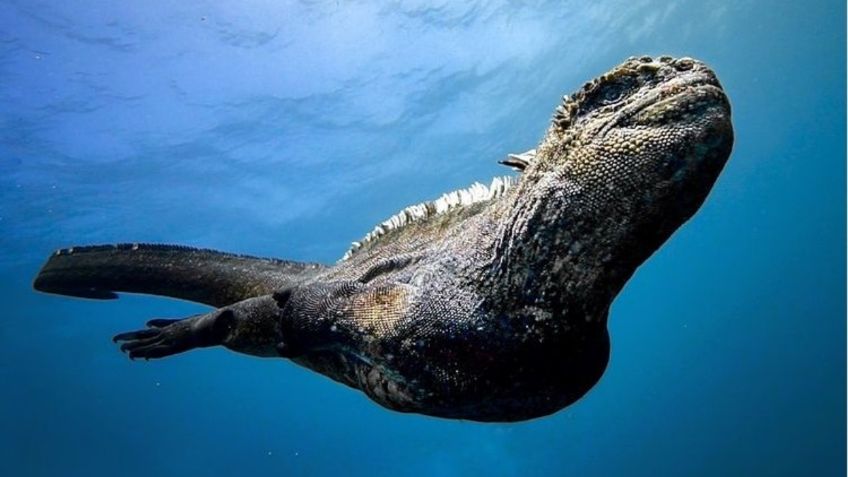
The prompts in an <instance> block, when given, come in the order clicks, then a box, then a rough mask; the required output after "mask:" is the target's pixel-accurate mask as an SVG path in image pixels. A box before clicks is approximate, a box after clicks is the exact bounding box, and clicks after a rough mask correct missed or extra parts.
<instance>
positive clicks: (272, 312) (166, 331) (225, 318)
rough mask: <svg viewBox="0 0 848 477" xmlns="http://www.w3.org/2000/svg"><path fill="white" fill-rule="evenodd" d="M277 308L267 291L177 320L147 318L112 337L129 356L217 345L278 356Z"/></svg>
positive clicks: (159, 354) (152, 356) (160, 354)
mask: <svg viewBox="0 0 848 477" xmlns="http://www.w3.org/2000/svg"><path fill="white" fill-rule="evenodd" d="M279 311H280V310H279V308H278V306H277V304H276V302H275V301H274V300H273V299H272V298H271V296H270V295H266V296H261V297H256V298H250V299H247V300H244V301H240V302H238V303H235V304H232V305H229V306H226V307H223V308H219V309H217V310H214V311H211V312H209V313H204V314H200V315H194V316H190V317H188V318H184V319H180V320H168V319H155V320H150V321H148V322H147V328H145V329H142V330H137V331H130V332H127V333H121V334H119V335H117V336H115V337H114V338H113V340H114V341H115V342H116V343H117V342H120V343H121V351H124V352H126V353H127V354H128V355H129V357H130V358H131V359H135V358H143V359H155V358H164V357H166V356H171V355H174V354H177V353H182V352H185V351H189V350H192V349H195V348H206V347H210V346H218V345H221V346H224V347H226V348H229V349H231V350H233V351H237V352H240V353H245V354H251V355H254V356H263V357H273V356H279V353H278V352H277V346H278V344H279V343H280V342H281V340H282V336H281V332H280V325H279Z"/></svg>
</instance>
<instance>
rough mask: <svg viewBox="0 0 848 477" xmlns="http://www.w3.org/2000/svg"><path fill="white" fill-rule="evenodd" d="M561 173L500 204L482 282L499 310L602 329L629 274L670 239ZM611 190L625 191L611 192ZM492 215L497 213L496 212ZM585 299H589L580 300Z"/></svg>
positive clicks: (532, 182) (526, 184)
mask: <svg viewBox="0 0 848 477" xmlns="http://www.w3.org/2000/svg"><path fill="white" fill-rule="evenodd" d="M582 179H584V178H582V177H579V176H577V175H575V176H571V175H570V172H569V171H568V170H567V169H566V170H565V171H564V172H563V173H557V174H553V173H549V174H546V175H543V176H537V177H524V178H522V180H521V182H520V183H519V184H518V186H516V187H515V188H514V189H515V190H513V191H511V194H509V195H508V196H507V197H504V200H503V201H500V203H498V204H493V206H494V209H495V210H494V211H493V213H494V214H497V215H502V216H504V220H500V221H499V222H496V223H498V224H499V225H497V226H496V232H495V233H494V234H493V235H492V236H491V243H490V244H489V249H490V250H491V252H490V253H491V257H492V260H491V261H490V262H489V264H490V265H489V267H490V270H488V273H487V275H488V276H489V277H490V278H491V282H490V283H491V286H493V287H496V288H498V289H500V290H499V291H498V292H497V293H493V294H490V296H497V297H499V298H498V299H499V300H504V301H506V302H505V303H499V305H498V306H499V307H501V308H512V309H523V308H528V307H529V308H531V309H541V310H547V311H548V312H551V313H567V314H568V315H570V316H576V315H582V316H584V317H585V319H586V321H603V320H605V318H606V315H607V311H608V306H609V303H610V302H611V301H612V298H614V297H615V295H617V294H618V292H619V291H620V290H621V288H622V287H623V286H624V284H625V283H626V282H627V280H628V279H629V278H630V277H631V276H632V275H633V273H634V272H635V270H636V267H638V265H639V264H640V263H642V262H643V261H644V260H645V259H646V258H647V257H648V256H649V255H650V254H651V253H652V252H653V251H654V250H656V248H657V247H658V246H659V245H660V244H661V243H662V242H663V241H664V240H665V238H667V237H668V235H670V233H671V231H672V230H669V229H668V227H665V226H663V225H662V224H646V223H641V222H639V221H638V220H634V219H638V218H639V217H641V215H640V214H639V213H638V211H634V210H633V208H634V205H633V204H632V203H629V202H627V201H620V200H616V199H615V197H613V196H611V195H610V194H607V193H605V190H594V189H593V188H591V187H588V186H586V185H582V183H581V180H582ZM614 187H618V188H619V190H621V189H626V188H627V184H624V183H622V184H616V185H614ZM498 209H499V210H498ZM587 290H588V291H591V293H587Z"/></svg>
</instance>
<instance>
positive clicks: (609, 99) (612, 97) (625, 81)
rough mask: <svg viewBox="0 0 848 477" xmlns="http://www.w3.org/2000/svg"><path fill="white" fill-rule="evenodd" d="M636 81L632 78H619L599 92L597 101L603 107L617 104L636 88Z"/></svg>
mask: <svg viewBox="0 0 848 477" xmlns="http://www.w3.org/2000/svg"><path fill="white" fill-rule="evenodd" d="M636 84H637V83H636V79H635V78H633V77H632V76H625V77H622V78H619V79H617V80H615V81H613V82H611V83H609V84H607V85H605V86H604V87H602V88H601V89H600V91H598V96H597V99H596V101H597V102H598V103H600V104H602V105H609V104H613V103H617V102H619V101H621V100H622V99H624V97H625V96H627V95H628V94H629V93H630V91H632V90H633V88H635V87H636Z"/></svg>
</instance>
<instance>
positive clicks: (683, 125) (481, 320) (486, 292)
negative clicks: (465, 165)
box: [34, 56, 733, 421]
mask: <svg viewBox="0 0 848 477" xmlns="http://www.w3.org/2000/svg"><path fill="white" fill-rule="evenodd" d="M732 144H733V129H732V125H731V121H730V104H729V102H728V99H727V97H726V96H725V94H724V91H723V89H722V87H721V86H720V85H719V82H718V80H717V78H716V75H715V74H714V73H713V71H712V70H710V69H709V68H708V67H707V66H706V65H704V63H702V62H699V61H696V60H693V59H691V58H680V59H673V58H671V57H667V56H661V57H659V58H657V59H653V58H651V57H641V58H635V57H634V58H630V59H628V60H627V61H625V62H624V63H622V64H621V65H619V66H617V67H616V68H614V69H612V70H611V71H609V72H608V73H606V74H604V75H602V76H600V77H599V78H597V79H594V80H592V81H590V82H588V83H586V84H585V85H584V86H583V87H582V88H581V89H580V90H579V91H578V92H576V93H575V94H574V95H571V96H565V97H564V98H563V101H562V103H561V104H560V105H559V107H558V108H557V109H556V112H555V113H554V116H553V120H552V121H551V124H550V126H549V128H548V129H547V132H546V134H545V136H544V138H543V139H542V141H541V143H540V144H539V145H538V147H537V148H536V149H535V150H531V151H528V152H527V153H524V154H517V155H510V156H509V157H508V158H507V159H506V160H504V161H503V163H504V164H506V165H508V166H511V167H513V168H515V169H517V170H519V171H520V176H519V177H518V179H517V180H512V179H510V178H506V179H500V178H499V179H495V180H494V181H493V182H492V184H491V185H490V186H488V187H487V186H484V185H481V184H475V185H474V186H472V187H471V188H469V189H465V190H461V191H456V192H453V193H450V194H446V195H444V196H442V197H441V198H440V199H438V200H435V201H432V202H426V203H423V204H419V205H416V206H412V207H408V208H407V209H404V210H403V211H402V212H401V213H399V214H398V215H395V216H394V217H392V218H390V219H389V220H387V221H386V222H383V223H382V224H380V225H378V226H377V228H376V229H374V231H373V232H371V233H370V234H368V236H367V237H366V238H365V239H364V240H362V241H361V242H355V243H354V245H353V247H352V248H351V250H350V251H348V253H347V254H345V256H344V257H343V259H342V260H340V261H339V262H338V263H336V264H335V265H332V266H325V265H321V264H316V263H298V262H292V261H284V260H275V259H266V258H257V257H251V256H243V255H232V254H226V253H221V252H216V251H212V250H205V249H195V248H189V247H181V246H169V245H147V244H122V245H105V246H87V247H74V248H69V249H63V250H59V251H57V252H55V253H54V254H53V255H52V256H51V257H50V258H49V260H48V261H47V263H46V264H45V265H44V267H43V268H42V269H41V271H40V273H39V274H38V276H37V277H36V279H35V283H34V287H35V289H37V290H40V291H44V292H49V293H58V294H63V295H70V296H78V297H86V298H99V299H109V298H116V297H117V295H116V294H115V292H133V293H148V294H154V295H163V296H169V297H176V298H181V299H186V300H191V301H195V302H200V303H205V304H208V305H211V306H213V307H215V308H216V309H215V310H214V311H211V312H209V313H205V314H200V315H195V316H190V317H188V318H184V319H179V320H165V319H155V320H152V321H150V322H148V323H147V328H145V329H142V330H138V331H131V332H128V333H121V334H119V335H117V336H115V338H114V340H115V341H116V342H120V343H121V345H120V348H121V350H122V351H124V352H126V353H128V354H129V356H130V358H145V359H152V358H162V357H165V356H170V355H173V354H176V353H181V352H184V351H188V350H190V349H194V348H202V347H208V346H217V345H222V346H224V347H226V348H229V349H231V350H234V351H237V352H241V353H247V354H251V355H256V356H264V357H283V358H288V359H291V360H292V361H294V362H295V363H298V364H300V365H303V366H306V367H308V368H310V369H312V370H314V371H317V372H319V373H322V374H325V375H327V376H329V377H331V378H332V379H334V380H336V381H339V382H341V383H344V384H346V385H348V386H351V387H353V388H356V389H359V390H361V391H363V392H365V394H367V395H368V397H370V398H371V399H372V400H374V401H376V402H377V403H379V404H381V405H383V406H385V407H387V408H389V409H393V410H396V411H402V412H415V413H421V414H427V415H432V416H439V417H444V418H457V419H470V420H476V421H519V420H525V419H531V418H536V417H540V416H544V415H547V414H551V413H553V412H556V411H558V410H560V409H562V408H563V407H565V406H567V405H569V404H571V403H572V402H574V401H576V400H577V399H578V398H580V397H581V396H583V395H584V394H585V393H586V392H587V391H588V390H589V389H590V388H591V387H592V386H593V385H594V384H595V383H596V382H597V381H598V380H599V379H600V377H601V375H602V374H603V372H604V369H605V368H606V365H607V360H608V357H609V337H608V334H607V329H606V321H607V314H608V310H609V307H610V303H611V302H612V300H613V298H614V297H615V296H616V294H618V292H619V291H620V290H621V288H622V287H623V286H624V284H625V282H626V281H627V280H628V279H629V278H630V276H631V275H633V273H634V271H635V270H636V268H637V267H638V266H639V265H640V264H641V263H643V262H644V261H645V260H646V259H647V258H648V257H649V256H650V255H651V254H652V253H653V252H654V251H655V250H656V249H657V248H658V247H659V246H660V245H661V244H662V243H663V242H665V240H666V239H667V238H668V237H669V236H670V235H671V234H672V233H673V232H674V231H675V230H676V229H677V228H678V227H679V226H680V225H681V224H683V223H684V222H685V221H686V220H688V219H689V218H690V217H691V216H692V215H693V214H694V213H695V211H696V210H697V209H698V208H699V207H700V205H701V204H702V202H703V201H704V199H705V198H706V196H707V194H708V193H709V191H710V189H711V188H712V185H713V183H714V181H715V180H716V178H717V176H718V175H719V173H720V171H721V170H722V168H723V166H724V164H725V162H726V160H727V158H728V156H729V154H730V151H731V148H732Z"/></svg>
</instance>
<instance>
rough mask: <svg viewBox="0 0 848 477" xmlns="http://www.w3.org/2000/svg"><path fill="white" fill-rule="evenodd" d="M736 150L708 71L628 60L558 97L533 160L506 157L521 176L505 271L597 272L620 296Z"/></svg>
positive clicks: (726, 110)
mask: <svg viewBox="0 0 848 477" xmlns="http://www.w3.org/2000/svg"><path fill="white" fill-rule="evenodd" d="M732 144H733V129H732V126H731V122H730V104H729V102H728V100H727V97H726V96H725V94H724V91H723V90H722V88H721V86H720V85H719V82H718V80H717V79H716V76H715V74H714V73H713V72H712V70H710V69H709V68H708V67H707V66H706V65H704V64H703V63H701V62H699V61H696V60H693V59H691V58H680V59H672V58H670V57H665V56H664V57H660V58H657V59H653V58H650V57H641V58H630V59H628V60H627V61H625V62H624V63H622V64H621V65H619V66H617V67H616V68H614V69H612V70H611V71H609V72H608V73H606V74H604V75H602V76H600V77H598V78H596V79H595V80H592V81H590V82H588V83H586V84H585V85H584V86H583V87H582V88H581V89H580V90H579V91H578V92H577V93H575V94H573V95H571V96H566V97H564V98H563V103H562V104H561V105H560V106H559V107H558V108H557V110H556V112H555V114H554V118H553V120H552V122H551V125H550V127H549V129H548V131H547V134H546V135H545V138H544V140H543V141H542V143H541V144H540V145H539V147H538V148H537V151H536V154H535V156H534V157H531V158H527V157H522V156H513V158H514V159H515V162H513V163H510V165H513V166H516V165H518V167H519V168H523V174H522V177H521V180H520V182H519V184H518V187H516V188H515V189H517V190H515V191H513V197H514V198H515V199H514V201H513V202H512V203H511V204H509V207H510V209H511V211H510V212H509V213H510V215H511V217H510V219H509V220H508V221H507V222H508V224H509V225H508V227H509V230H503V231H502V232H503V235H502V236H501V237H502V240H501V247H506V248H508V249H511V250H502V251H503V252H504V253H505V254H507V255H510V254H511V255H513V258H512V259H511V265H504V266H507V267H508V268H511V269H512V270H511V271H510V272H509V273H515V272H516V270H517V269H518V268H519V267H520V266H524V267H528V266H534V265H532V264H533V263H534V262H542V263H545V262H548V263H554V262H552V261H557V260H559V261H560V262H568V263H560V264H559V265H558V267H559V269H563V270H571V271H573V270H578V272H580V270H581V268H580V267H581V266H584V267H585V270H586V271H587V273H590V272H591V273H594V271H597V270H604V271H605V273H604V275H605V276H604V277H602V281H603V283H605V284H607V286H609V287H610V291H611V293H613V294H615V293H617V291H618V289H619V288H620V286H622V285H623V284H624V281H626V279H627V278H628V277H629V276H630V274H632V272H633V271H634V270H635V268H636V266H638V265H639V264H641V263H642V262H643V261H644V260H645V259H646V258H647V257H648V256H649V255H650V254H651V253H652V252H653V251H654V250H656V249H657V248H658V247H659V246H660V245H661V244H662V243H663V242H664V241H665V240H666V239H667V238H668V236H669V235H670V234H671V233H672V232H673V231H674V230H676V229H677V228H678V227H679V226H680V225H681V224H682V223H683V222H685V221H686V220H687V219H688V218H689V217H691V216H692V214H694V213H695V211H696V210H697V209H698V207H699V206H700V205H701V203H702V202H703V201H704V199H705V198H706V196H707V194H708V192H709V190H710V188H711V187H712V185H713V183H714V181H715V179H716V178H717V176H718V174H719V172H720V171H721V169H722V167H723V166H724V163H725V161H726V160H727V158H728V155H729V154H730V150H731V147H732ZM522 163H523V164H522ZM551 244H557V245H555V246H553V245H551ZM580 263H582V264H583V265H580ZM519 264H520V265H519ZM590 264H591V266H590ZM535 266H541V264H540V263H536V265H535ZM555 268H556V265H555ZM519 274H520V273H519ZM610 274H612V275H614V276H613V277H610V276H609V275H610ZM560 278H561V277H560ZM599 278H600V277H599ZM552 280H554V278H552ZM554 285H555V284H552V286H554Z"/></svg>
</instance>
